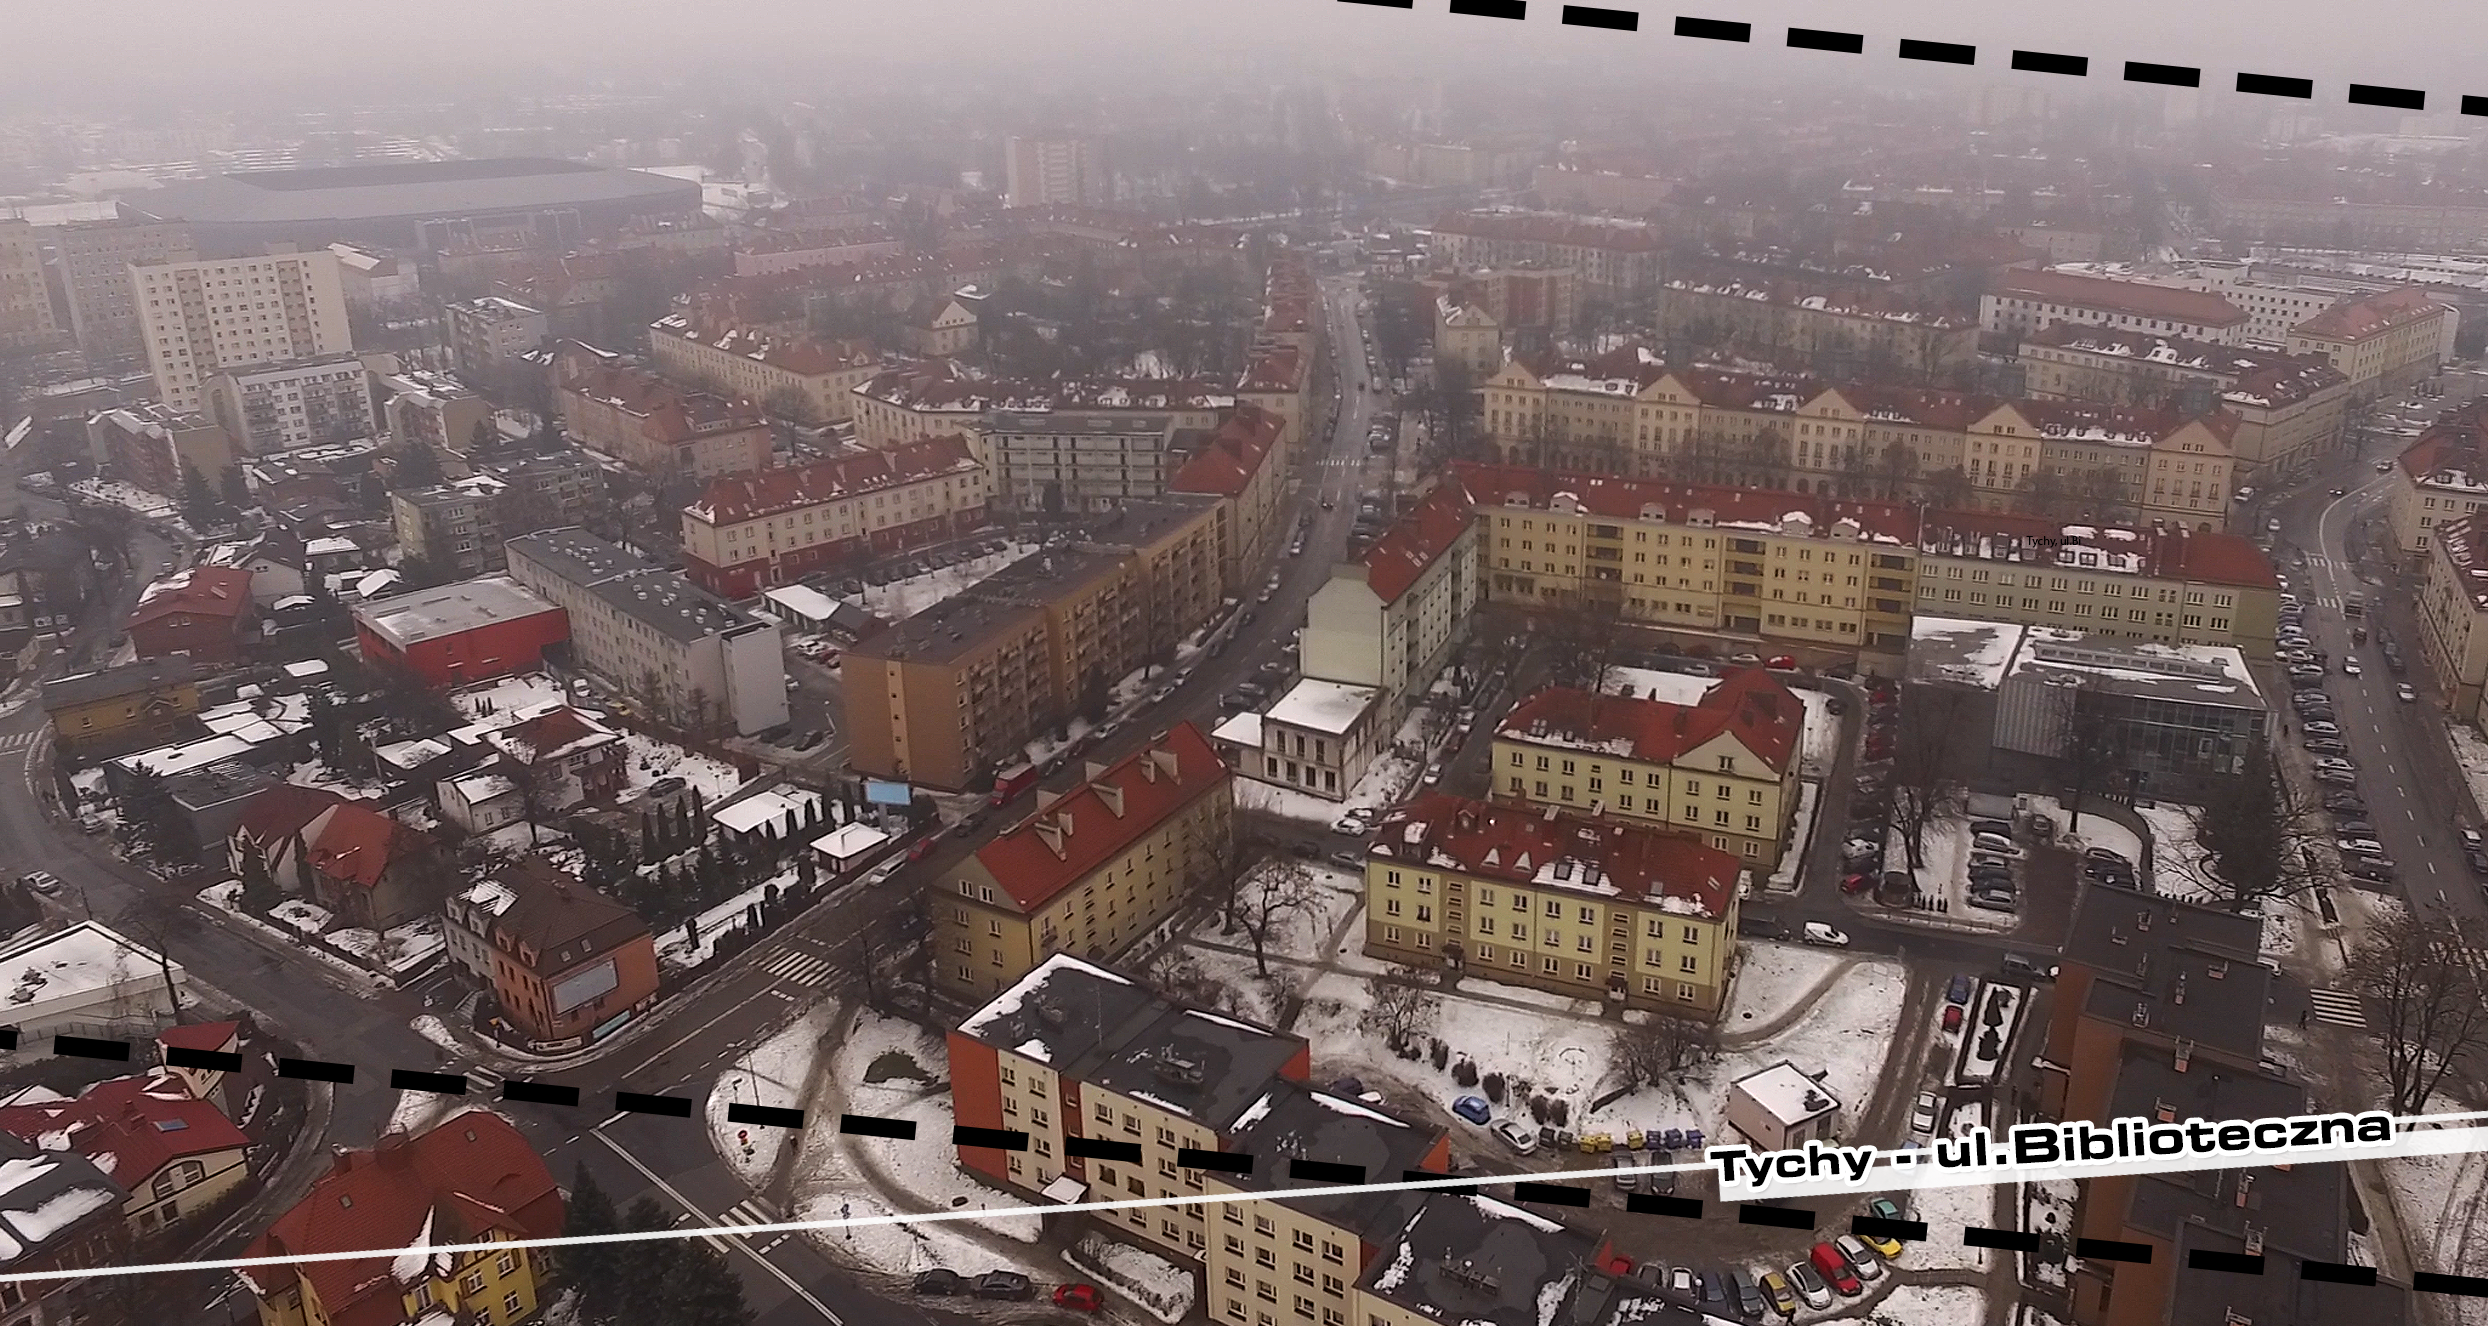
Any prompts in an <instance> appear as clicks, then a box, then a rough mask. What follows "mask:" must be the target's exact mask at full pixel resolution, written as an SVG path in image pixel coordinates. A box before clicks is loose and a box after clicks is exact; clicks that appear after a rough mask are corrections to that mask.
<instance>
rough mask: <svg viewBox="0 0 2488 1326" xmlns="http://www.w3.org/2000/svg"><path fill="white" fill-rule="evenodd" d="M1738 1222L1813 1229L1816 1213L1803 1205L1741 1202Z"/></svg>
mask: <svg viewBox="0 0 2488 1326" xmlns="http://www.w3.org/2000/svg"><path fill="white" fill-rule="evenodd" d="M1736 1222H1737V1223H1738V1224H1740V1225H1763V1226H1767V1227H1769V1228H1771V1229H1808V1230H1810V1229H1812V1228H1814V1213H1813V1212H1812V1211H1809V1210H1807V1209H1806V1208H1804V1207H1802V1206H1773V1205H1772V1204H1770V1203H1769V1202H1739V1203H1738V1204H1737V1208H1736Z"/></svg>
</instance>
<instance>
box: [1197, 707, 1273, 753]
mask: <svg viewBox="0 0 2488 1326" xmlns="http://www.w3.org/2000/svg"><path fill="white" fill-rule="evenodd" d="M1209 739H1210V740H1212V741H1216V742H1225V743H1227V744H1229V745H1235V746H1241V747H1243V748H1244V749H1246V750H1260V749H1261V715H1259V714H1256V713H1254V712H1252V711H1251V710H1249V709H1248V710H1246V711H1245V712H1243V713H1240V714H1236V715H1234V716H1233V717H1231V718H1229V719H1227V721H1225V722H1223V723H1220V724H1219V725H1218V726H1217V727H1215V728H1212V729H1211V730H1210V734H1209Z"/></svg>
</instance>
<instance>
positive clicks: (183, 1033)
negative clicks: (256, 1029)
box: [156, 1022, 242, 1050]
mask: <svg viewBox="0 0 2488 1326" xmlns="http://www.w3.org/2000/svg"><path fill="white" fill-rule="evenodd" d="M241 1032H242V1024H241V1023H240V1022H185V1023H182V1024H181V1025H180V1026H177V1027H166V1028H165V1029H164V1030H162V1031H159V1032H157V1033H156V1044H158V1045H161V1046H164V1047H165V1048H166V1049H172V1050H221V1049H223V1048H225V1047H226V1046H228V1045H231V1044H232V1043H233V1038H234V1037H235V1036H238V1035H240V1034H241Z"/></svg>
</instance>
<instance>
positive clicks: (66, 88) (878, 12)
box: [0, 0, 2488, 113]
mask: <svg viewBox="0 0 2488 1326" xmlns="http://www.w3.org/2000/svg"><path fill="white" fill-rule="evenodd" d="M1558 11H1559V6H1558V5H1557V4H1555V3H1553V0H1539V2H1538V3H1537V4H1535V5H1533V6H1531V13H1530V16H1529V18H1528V20H1527V21H1526V22H1519V23H1514V22H1506V21H1497V20H1490V19H1478V18H1465V17H1454V16H1452V15H1450V14H1448V13H1446V12H1444V11H1443V9H1442V7H1441V5H1440V0H1428V2H1427V3H1425V4H1422V5H1420V7H1419V8H1418V9H1417V10H1415V11H1413V12H1412V11H1402V10H1390V9H1377V8H1371V7H1366V6H1360V5H1350V4H1343V3H1336V2H1335V0H1252V2H1251V3H1244V4H1209V3H1203V2H1202V0H1172V2H1163V0H1077V2H1076V3H1036V4H1029V3H1016V4H1011V3H999V2H997V0H910V2H909V3H904V4H887V5H883V4H861V3H855V2H854V0H825V2H823V3H805V2H804V0H693V2H691V3H659V2H657V0H606V2H603V3H594V4H587V3H572V2H570V0H556V2H554V3H543V4H533V3H510V2H509V0H422V2H421V3H414V4H390V5H379V4H368V3H355V0H334V2H332V3H320V2H318V0H219V2H218V3H215V4H204V5H203V4H197V3H194V2H192V0H124V3H118V4H113V5H109V6H92V5H84V4H70V3H63V0H8V2H7V3H5V4H0V29H5V30H6V32H7V36H8V39H7V41H6V43H5V44H6V45H7V46H8V47H9V48H10V49H11V50H12V52H13V57H14V58H12V59H11V60H10V62H9V64H10V70H11V77H10V79H9V80H8V83H7V85H6V87H5V88H0V97H5V98H7V100H8V101H9V103H11V104H12V105H13V107H14V108H15V109H19V110H50V111H55V112H59V111H69V110H75V111H79V112H87V113H93V112H102V113H111V112H114V111H116V110H117V111H120V112H124V113H130V112H143V111H145V110H149V109H154V108H158V107H165V106H176V107H184V108H191V109H210V108H214V107H216V106H217V105H218V104H219V103H222V102H228V101H230V100H231V99H235V98H245V99H252V100H257V99H261V98H266V99H271V100H274V101H277V102H279V103H282V102H285V101H288V100H294V99H301V100H306V101H316V100H324V99H328V98H333V97H338V96H348V95H350V96H352V97H354V98H355V99H357V100H359V101H366V102H367V101H369V100H371V99H373V98H403V99H416V100H430V99H436V98H454V97H458V96H463V95H473V94H475V93H478V92H497V93H499V94H502V95H526V94H528V93H530V92H553V91H569V90H575V89H579V88H583V87H594V86H597V85H599V84H600V83H605V82H608V81H619V82H628V83H642V82H644V81H646V80H651V79H655V80H662V81H665V82H668V83H672V84H674V85H676V86H680V87H687V88H696V89H701V90H709V89H714V90H716V91H720V92H731V91H735V90H738V89H741V90H749V91H752V92H762V91H763V90H764V89H766V90H768V91H771V92H778V91H783V92H784V93H786V94H788V95H800V94H802V93H803V92H805V91H807V90H809V91H812V92H814V93H815V94H830V93H834V92H836V91H839V90H841V89H845V90H859V89H863V88H868V87H874V86H880V85H884V84H889V85H895V86H899V87H906V86H914V87H917V88H919V89H930V88H935V87H938V86H939V85H940V80H943V79H968V80H974V81H979V82H981V81H983V80H984V79H985V78H986V77H987V76H991V75H1000V76H1003V77H1006V78H1010V79H1016V80H1022V81H1024V82H1026V83H1027V84H1030V85H1039V86H1041V85H1049V84H1053V85H1061V84H1069V85H1072V86H1082V85H1084V86H1086V87H1087V88H1088V89H1089V90H1092V91H1095V92H1099V93H1110V92H1111V91H1112V90H1113V89H1114V88H1117V87H1146V86H1150V85H1152V84H1158V83H1164V82H1167V81H1170V80H1174V81H1180V80H1183V79H1186V78H1198V77H1203V76H1208V75H1211V74H1214V72H1215V71H1217V70H1218V69H1220V68H1222V67H1223V68H1227V69H1230V70H1232V68H1233V66H1234V64H1235V63H1236V62H1237V61H1238V60H1239V59H1261V58H1266V57H1272V56H1277V57H1287V58H1289V59H1290V60H1298V61H1302V62H1303V66H1304V67H1305V68H1306V69H1307V70H1308V71H1314V70H1329V71H1331V72H1338V73H1350V74H1353V73H1357V72H1384V71H1397V72H1418V71H1429V72H1434V73H1438V74H1442V75H1445V76H1449V77H1454V78H1492V79H1514V78H1515V75H1519V76H1520V77H1519V78H1518V80H1517V81H1519V82H1522V83H1527V82H1530V81H1534V80H1544V81H1547V82H1571V81H1575V80H1577V79H1578V78H1580V77H1582V76H1583V75H1584V74H1585V73H1586V74H1589V75H1591V76H1599V77H1624V76H1626V74H1627V72H1628V71H1640V72H1646V73H1651V74H1656V75H1661V76H1665V77H1669V78H1674V79H1697V80H1702V81H1709V80H1711V79H1721V80H1729V81H1744V82H1757V81H1759V82H1769V83H1776V82H1780V81H1783V80H1788V79H1801V80H1806V81H1814V80H1820V79H1823V78H1826V77H1835V78H1849V77H1865V78H1870V79H1873V80H1874V81H1878V82H1889V83H1893V84H1897V85H1903V86H1923V87H1926V88H1930V89H1942V88H1943V87H1945V86H1947V85H1948V84H1959V83H1961V82H1962V81H1963V80H1970V79H1978V78H1982V77H1986V78H1993V77H2011V78H2015V79H2041V78H2045V77H2046V76H2043V75H2033V74H2018V75H2017V74H2011V73H2009V72H2008V71H2007V69H2006V67H2005V65H2006V61H2007V59H2008V58H2009V51H2010V50H2011V49H2012V48H2015V47H2021V48H2027V49H2041V50H2051V51H2060V52H2065V53H2071V54H2083V55H2088V56H2090V57H2092V61H2093V71H2094V76H2093V77H2092V78H2091V79H2089V80H2087V82H2089V83H2091V84H2094V85H2096V84H2105V83H2109V82H2111V81H2113V80H2114V79H2115V78H2116V77H2117V76H2118V74H2119V72H2120V69H2121V64H2122V62H2123V61H2125V60H2128V59H2141V60H2150V61H2156V62H2162V63H2174V64H2193V65H2199V66H2201V67H2203V68H2204V69H2205V70H2206V83H2207V85H2209V86H2216V87H2226V86H2227V85H2228V84H2229V83H2230V81H2231V78H2232V76H2233V74H2234V72H2235V71H2237V70H2239V69H2247V70H2252V71H2255V72H2262V73H2273V74H2281V75H2287V76H2297V77H2307V78H2313V79H2316V80H2317V82H2318V87H2317V95H2316V100H2317V102H2318V103H2319V104H2324V103H2331V104H2338V103H2339V102H2340V101H2341V99H2342V93H2343V85H2344V84H2346V83H2348V82H2352V81H2357V82H2367V83H2380V84H2387V85H2394V86H2405V87H2417V88H2421V89H2424V90H2427V91H2429V92H2431V93H2432V94H2434V95H2433V96H2432V98H2431V102H2430V106H2429V109H2431V110H2440V109H2441V110H2451V109H2453V104H2454V102H2455V100H2456V98H2457V96H2458V94H2459V93H2460V92H2462V91H2464V90H2465V82H2464V80H2465V78H2466V77H2468V78H2470V79H2471V81H2472V82H2473V83H2475V84H2477V85H2478V86H2477V89H2476V90H2480V91H2488V78H2484V77H2478V76H2477V75H2476V74H2474V73H2473V71H2474V70H2475V68H2476V61H2475V59H2473V58H2472V53H2473V52H2476V51H2477V50H2478V49H2480V48H2481V46H2482V44H2483V38H2488V8H2483V7H2481V6H2476V5H2453V4H2447V3H2443V0H2380V2H2379V3H2371V4H2364V5H2359V6H2357V7H2355V8H2354V9H2353V8H2348V7H2343V6H2334V5H2326V6H2322V7H2320V8H2319V7H2317V6H2315V5H2311V4H2305V3H2295V4H2284V5H2270V4H2260V3H2249V2H2247V0H2215V2H2213V3H2193V4H2187V5H2169V4H2165V3H2151V2H2148V0H2101V2H2095V3H2090V4H2084V5H2054V6H2046V7H2039V6H1997V5H1991V4H1979V3H1970V2H1968V0H1918V2H1916V3H1907V4H1884V5H1876V6H1872V7H1865V6H1860V5H1857V4H1854V3H1829V2H1826V0H1774V3H1770V4H1755V3H1752V2H1751V0H1735V2H1734V3H1729V2H1726V0H1722V2H1720V3H1710V2H1709V0H1703V2H1702V3H1699V4H1696V5H1691V6H1688V7H1687V12H1693V13H1698V14H1701V15H1703V16H1706V17H1714V18H1723V19H1738V20H1745V21H1750V22H1752V23H1754V24H1755V26H1756V36H1757V42H1756V43H1755V44H1754V45H1752V46H1747V47H1736V46H1728V45H1720V44H1714V43H1706V42H1694V41H1688V40H1680V39H1677V38H1674V37H1672V36H1670V35H1668V31H1667V30H1668V28H1669V26H1670V21H1671V17H1672V14H1673V13H1674V12H1677V11H1675V10H1672V9H1658V8H1654V9H1652V10H1650V11H1648V12H1646V13H1645V14H1644V16H1643V31H1641V32H1638V33H1633V34H1625V33H1617V32H1608V31H1592V30H1585V29H1578V28H1565V27H1563V26H1562V25H1561V24H1560V22H1559V21H1558ZM1790 24H1795V25H1802V26H1812V27H1826V28H1833V29H1839V30H1852V31H1863V32H1865V33H1866V35H1867V38H1868V42H1867V54H1866V55H1865V56H1863V57H1857V56H1842V55H1830V54H1817V53H1802V52H1798V53H1792V52H1788V51H1786V50H1784V49H1781V48H1780V47H1779V42H1780V40H1781V36H1780V32H1781V29H1782V28H1783V27H1785V26H1787V25H1790ZM1902 37H1920V38H1928V39H1934V40H1943V41H1959V42H1969V43H1974V44H1976V45H1978V46H1979V47H1980V48H1981V67H1980V68H1979V69H1978V70H1975V71H1973V70H1965V69H1959V68H1953V67H1946V66H1940V65H1927V64H1914V63H1912V64H1904V63H1902V62H1900V61H1898V60H1895V59H1893V58H1892V52H1893V49H1894V45H1895V43H1896V41H1897V40H1898V39H1899V38H1902ZM1515 65H1517V66H1518V67H1517V68H1516V67H1515ZM1565 69H1569V70H1570V72H1569V73H1568V74H1567V73H1564V72H1560V71H1562V70H1565ZM1601 71H1613V72H1612V73H1606V72H1601ZM2055 81H2061V82H2063V83H2067V84H2071V83H2074V82H2076V81H2077V80H2072V79H2062V80H2055ZM298 108H307V107H298Z"/></svg>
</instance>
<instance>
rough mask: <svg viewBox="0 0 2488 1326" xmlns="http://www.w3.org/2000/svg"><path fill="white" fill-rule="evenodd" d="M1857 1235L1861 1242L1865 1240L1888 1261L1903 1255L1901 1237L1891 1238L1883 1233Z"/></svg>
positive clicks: (1893, 1218)
mask: <svg viewBox="0 0 2488 1326" xmlns="http://www.w3.org/2000/svg"><path fill="white" fill-rule="evenodd" d="M1883 1219H1886V1220H1898V1219H1900V1217H1899V1216H1885V1217H1883ZM1855 1237H1856V1238H1857V1239H1858V1240H1859V1241H1860V1242H1863V1243H1864V1244H1865V1245H1866V1246H1867V1247H1869V1248H1872V1249H1874V1250H1875V1255H1876V1256H1878V1257H1881V1258H1882V1259H1883V1260H1885V1261H1887V1262H1888V1261H1895V1260H1897V1259H1898V1258H1899V1257H1900V1255H1901V1243H1900V1240H1899V1239H1896V1238H1891V1237H1889V1236H1887V1235H1883V1234H1859V1235H1856V1236H1855Z"/></svg>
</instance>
